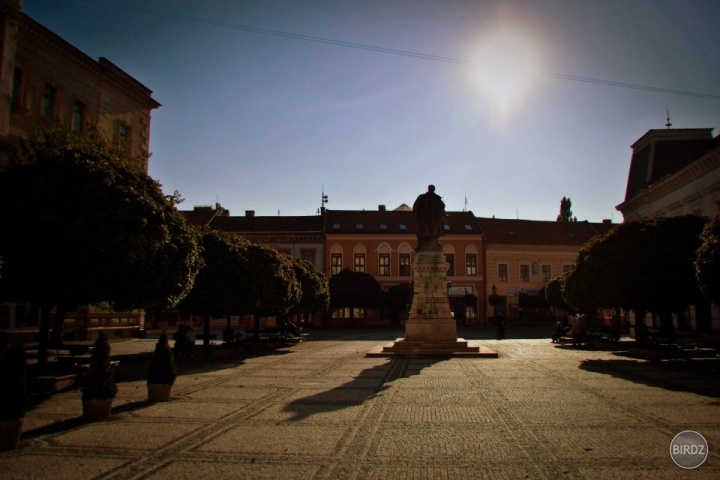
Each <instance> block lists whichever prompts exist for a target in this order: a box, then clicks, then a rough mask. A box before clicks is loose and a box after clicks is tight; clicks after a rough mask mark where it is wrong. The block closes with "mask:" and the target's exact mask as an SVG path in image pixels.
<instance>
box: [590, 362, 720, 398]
mask: <svg viewBox="0 0 720 480" xmlns="http://www.w3.org/2000/svg"><path fill="white" fill-rule="evenodd" d="M579 368H580V369H582V370H587V371H589V372H595V373H603V374H606V375H612V376H613V377H617V378H622V379H623V380H629V381H631V382H635V383H641V384H643V385H649V386H652V387H658V388H663V389H666V390H672V391H681V392H690V393H696V394H698V395H703V396H706V397H712V398H720V381H719V380H718V378H720V373H719V372H720V359H708V360H678V361H668V362H648V361H644V360H632V359H618V360H583V361H582V362H581V363H580V366H579Z"/></svg>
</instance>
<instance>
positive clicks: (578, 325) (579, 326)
mask: <svg viewBox="0 0 720 480" xmlns="http://www.w3.org/2000/svg"><path fill="white" fill-rule="evenodd" d="M585 320H586V317H585V315H579V314H578V315H575V320H574V321H573V324H572V329H571V332H572V339H573V347H580V346H582V342H583V340H585V326H586V321H585Z"/></svg>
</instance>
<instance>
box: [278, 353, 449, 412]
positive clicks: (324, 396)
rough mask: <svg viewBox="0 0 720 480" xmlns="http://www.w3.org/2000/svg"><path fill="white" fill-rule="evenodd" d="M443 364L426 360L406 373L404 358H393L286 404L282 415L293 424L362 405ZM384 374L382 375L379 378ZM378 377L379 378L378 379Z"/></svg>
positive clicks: (406, 363) (439, 360)
mask: <svg viewBox="0 0 720 480" xmlns="http://www.w3.org/2000/svg"><path fill="white" fill-rule="evenodd" d="M443 361H445V360H444V359H426V360H425V361H424V362H423V365H422V367H420V368H413V369H409V368H408V364H409V361H408V359H407V358H393V359H390V360H388V361H386V362H385V363H383V364H382V365H375V366H373V367H371V368H366V369H365V370H363V371H361V372H360V373H359V374H358V375H357V376H355V377H354V378H353V379H352V380H350V381H349V382H346V383H344V384H342V385H339V386H337V387H334V388H331V389H329V390H325V391H322V392H319V393H315V394H313V395H308V396H307V397H303V398H299V399H297V400H293V401H292V402H290V403H289V404H287V405H286V406H285V408H284V409H283V410H284V411H285V412H291V413H292V414H293V417H292V418H291V419H290V421H293V422H295V421H299V420H303V419H305V418H307V417H310V416H312V415H316V414H321V413H329V412H333V411H337V410H342V409H344V408H348V407H351V406H356V405H362V404H363V403H364V402H366V401H367V400H370V399H372V398H374V397H376V396H377V395H378V394H379V393H381V392H383V391H385V390H387V389H388V388H390V387H391V385H390V384H391V383H392V382H393V381H395V380H397V379H398V378H407V377H409V376H413V375H419V374H421V372H422V370H423V369H424V368H427V367H430V366H432V365H434V364H436V363H439V362H443ZM383 372H385V373H384V374H382V373H383ZM379 373H380V374H381V375H379ZM373 380H377V382H373ZM373 383H374V384H375V387H374V388H373V387H372V386H368V385H369V384H373Z"/></svg>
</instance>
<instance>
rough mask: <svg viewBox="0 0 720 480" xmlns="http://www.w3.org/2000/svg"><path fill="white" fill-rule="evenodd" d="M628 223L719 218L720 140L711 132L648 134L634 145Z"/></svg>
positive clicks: (626, 210)
mask: <svg viewBox="0 0 720 480" xmlns="http://www.w3.org/2000/svg"><path fill="white" fill-rule="evenodd" d="M616 209H617V210H618V211H620V212H621V213H622V214H623V217H624V219H625V220H632V219H634V218H640V217H672V216H675V215H683V214H689V213H694V214H698V215H706V216H714V215H717V214H718V213H720V136H716V137H715V138H713V137H712V129H711V128H691V129H667V130H649V131H648V132H647V133H646V134H645V135H643V136H642V137H640V139H638V141H636V142H635V143H634V144H633V145H632V157H631V160H630V171H629V173H628V181H627V188H626V192H625V200H624V201H623V202H622V203H621V204H619V205H618V206H617V207H616Z"/></svg>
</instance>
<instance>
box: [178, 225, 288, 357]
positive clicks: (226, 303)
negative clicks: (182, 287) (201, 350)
mask: <svg viewBox="0 0 720 480" xmlns="http://www.w3.org/2000/svg"><path fill="white" fill-rule="evenodd" d="M200 246H201V247H202V259H203V263H204V266H203V268H202V269H201V270H200V272H199V273H198V274H197V277H196V278H195V285H194V287H193V289H192V290H191V291H190V293H189V294H188V295H187V297H185V299H184V300H183V301H182V302H181V303H180V305H179V308H180V309H181V310H184V311H187V312H191V313H196V314H199V315H203V316H204V317H205V330H206V333H209V331H208V330H209V317H210V316H220V315H248V314H253V315H255V316H256V329H257V326H258V324H259V317H261V316H272V315H285V314H287V313H288V312H289V311H290V309H291V308H292V307H294V306H295V305H297V304H298V302H300V300H301V296H302V290H301V286H300V283H299V282H298V280H297V279H296V277H295V272H294V269H293V265H292V261H291V258H290V257H288V256H287V255H283V254H281V253H278V252H276V251H275V250H272V249H270V248H267V247H264V246H261V245H256V244H253V243H250V242H248V241H246V240H244V239H242V238H241V237H238V236H237V235H232V234H229V233H224V232H218V231H210V230H208V231H204V232H202V237H201V239H200ZM205 338H206V341H205V342H206V345H207V335H206V337H205Z"/></svg>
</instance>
